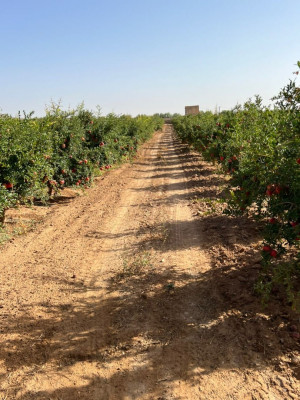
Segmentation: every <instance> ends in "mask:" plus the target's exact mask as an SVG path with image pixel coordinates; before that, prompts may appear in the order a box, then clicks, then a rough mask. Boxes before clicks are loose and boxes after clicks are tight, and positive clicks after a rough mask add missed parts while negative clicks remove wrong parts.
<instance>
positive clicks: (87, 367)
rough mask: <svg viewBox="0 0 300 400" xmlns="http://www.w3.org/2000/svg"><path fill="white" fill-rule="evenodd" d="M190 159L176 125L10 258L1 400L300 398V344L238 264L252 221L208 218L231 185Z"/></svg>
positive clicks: (48, 221) (1, 267) (10, 248)
mask: <svg viewBox="0 0 300 400" xmlns="http://www.w3.org/2000/svg"><path fill="white" fill-rule="evenodd" d="M184 150H185V147H184V146H183V145H180V144H179V143H178V142H176V140H175V141H174V138H173V134H172V130H171V127H170V126H168V125H166V126H165V128H164V132H162V133H157V134H155V136H154V137H153V139H152V140H151V141H150V142H149V143H148V144H147V145H146V146H144V149H143V150H142V151H141V152H140V156H139V158H138V159H137V160H136V161H135V162H134V163H133V164H132V165H131V166H128V165H127V166H122V167H121V168H119V169H117V170H114V171H111V172H110V173H109V174H108V175H106V176H105V177H104V178H103V179H99V181H98V182H97V184H96V185H95V187H94V188H92V189H90V190H89V191H88V192H87V195H85V196H81V197H78V198H76V199H74V200H72V201H70V202H65V203H64V204H58V205H55V206H53V208H52V210H51V212H50V213H49V214H48V216H47V217H46V218H45V220H44V221H43V222H42V223H41V224H39V225H38V226H37V228H36V229H35V230H34V231H33V232H30V233H28V234H27V235H25V236H22V237H19V238H17V239H15V240H14V241H12V242H11V243H8V244H6V245H5V247H4V248H3V249H2V250H1V260H0V271H1V285H2V286H1V297H0V318H1V350H0V363H1V364H0V379H1V381H0V382H1V389H0V399H3V400H4V399H22V400H25V399H26V400H37V399H53V400H54V399H57V400H58V399H61V400H74V399H91V400H92V399H95V400H96V399H97V400H100V399H101V400H102V399H103V400H106V399H107V400H110V399H111V400H133V399H149V400H150V399H155V400H169V399H188V400H190V399H191V400H194V399H270V400H275V399H290V398H292V399H297V398H299V395H300V393H299V385H298V381H297V378H299V369H297V368H298V366H297V359H296V358H297V354H298V353H296V350H297V346H298V344H297V343H296V342H295V341H293V340H292V339H291V338H290V336H289V334H288V332H286V331H285V330H283V331H282V329H281V328H280V323H281V321H282V320H280V315H279V316H278V320H276V318H275V319H273V320H272V321H271V318H270V317H269V315H268V313H267V312H265V313H262V312H261V310H260V308H259V305H258V301H256V300H255V299H254V300H253V299H252V298H251V299H250V300H249V297H248V298H247V297H245V298H243V295H244V296H246V294H247V295H248V294H249V293H250V294H251V285H250V286H249V285H248V279H247V275H243V274H242V275H240V274H238V273H237V269H236V268H235V267H231V268H230V267H228V265H227V264H226V260H225V258H226V254H227V253H226V249H227V250H228V252H229V251H230V249H231V250H232V248H231V247H230V246H231V245H232V243H233V242H234V243H236V242H238V243H239V245H240V247H241V248H242V247H243V246H244V244H243V243H244V242H243V240H244V241H246V242H247V241H249V236H247V235H248V233H247V232H248V230H247V231H243V223H244V224H245V223H247V224H248V222H245V221H240V224H241V229H240V232H237V233H234V234H232V231H233V229H234V226H233V225H232V222H230V221H229V222H228V221H226V220H225V221H224V220H223V219H222V217H216V216H212V220H211V221H208V220H207V218H205V216H204V217H203V218H202V219H201V218H198V217H196V216H195V207H194V206H193V205H192V204H191V201H190V199H191V197H192V196H194V195H195V194H197V196H198V198H199V196H200V195H201V196H202V198H205V197H209V196H212V193H213V192H214V190H215V188H214V186H213V185H214V184H215V185H219V184H220V182H219V181H218V179H219V178H217V177H216V176H215V175H214V174H213V172H211V171H210V170H209V168H208V169H205V168H204V166H203V164H201V161H199V159H197V157H196V156H194V157H191V156H189V155H187V153H185V152H184ZM202 178H203V179H204V178H205V179H207V180H208V181H207V182H205V181H204V180H203V182H202V183H201V180H202ZM199 182H200V183H199ZM194 203H195V202H194ZM196 213H197V215H198V216H199V215H200V214H201V212H199V210H198V211H197V210H196ZM206 215H209V213H206ZM224 218H225V217H224ZM222 224H225V225H226V224H229V227H230V229H231V231H230V232H231V233H230V235H229V237H225V236H224V235H223V236H222V234H221V233H220V230H223V233H224V232H226V226H225V225H222ZM230 224H231V225H230ZM248 228H249V226H248V225H247V229H248ZM234 232H236V230H235V231H234ZM245 232H246V233H245ZM243 235H245V237H244V236H243ZM253 235H254V234H253ZM253 235H252V238H253V237H255V235H254V236H253ZM244 247H245V246H244ZM224 248H225V250H224ZM222 251H223V253H222ZM218 252H219V253H220V252H221V253H222V254H219V253H218ZM216 254H218V257H217V258H218V260H219V261H218V260H216ZM249 254H250V258H251V257H253V254H251V251H250V253H249ZM227 255H228V254H227ZM220 260H221V261H220ZM222 260H223V261H222ZM252 261H253V260H252ZM231 262H233V266H234V265H235V264H234V263H235V262H236V263H238V260H237V259H236V260H232V259H231ZM256 262H257V261H256ZM253 264H254V267H253V268H254V269H255V261H253V262H252V264H251V263H250V265H251V266H253ZM220 266H221V267H222V268H225V267H226V270H224V269H222V268H219V269H218V267H220ZM244 266H245V265H244ZM243 273H244V272H243ZM244 274H245V273H244ZM241 277H242V279H241ZM228 281H229V283H228ZM236 282H238V284H236ZM241 285H242V286H241ZM241 293H243V295H241ZM237 295H238V298H237ZM270 321H271V322H270ZM274 321H275V322H274ZM283 325H284V324H283ZM280 329H281V331H282V332H281V331H280ZM266 336H267V337H266ZM280 340H283V342H280ZM284 341H285V342H284ZM282 343H285V344H286V346H285V348H284V349H283V348H282ZM293 357H294V358H293ZM295 357H296V358H295ZM298 361H299V359H298Z"/></svg>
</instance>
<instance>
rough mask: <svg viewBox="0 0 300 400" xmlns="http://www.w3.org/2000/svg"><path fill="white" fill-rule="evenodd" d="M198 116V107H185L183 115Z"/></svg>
mask: <svg viewBox="0 0 300 400" xmlns="http://www.w3.org/2000/svg"><path fill="white" fill-rule="evenodd" d="M196 114H199V106H186V107H185V115H196Z"/></svg>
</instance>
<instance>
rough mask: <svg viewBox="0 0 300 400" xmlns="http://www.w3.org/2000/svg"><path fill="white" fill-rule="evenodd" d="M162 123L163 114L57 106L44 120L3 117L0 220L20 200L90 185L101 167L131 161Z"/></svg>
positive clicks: (0, 131) (0, 129) (43, 197)
mask: <svg viewBox="0 0 300 400" xmlns="http://www.w3.org/2000/svg"><path fill="white" fill-rule="evenodd" d="M162 124H163V120H162V119H160V118H158V117H147V116H138V117H136V118H132V117H130V116H124V115H123V116H116V115H114V114H110V115H108V116H106V117H96V116H95V115H93V114H92V113H91V112H89V111H85V110H82V109H81V108H80V109H78V110H75V111H72V112H63V111H61V110H59V109H58V108H54V109H53V110H52V111H49V112H47V114H46V116H45V117H43V118H33V117H32V115H24V117H22V118H21V116H20V117H19V118H12V117H10V116H8V115H0V223H1V222H3V221H4V216H5V210H6V209H7V208H10V207H13V206H14V205H15V204H17V203H19V202H28V201H30V202H32V201H34V200H42V201H47V200H48V199H49V198H50V197H51V196H53V195H55V194H56V193H57V192H58V191H59V189H62V188H64V187H66V186H74V185H75V186H86V185H89V184H90V183H91V181H92V180H93V177H94V176H95V175H99V172H100V171H104V170H107V169H109V168H111V166H112V165H113V164H115V163H119V162H122V161H124V160H127V159H129V158H130V156H132V155H133V154H134V153H135V152H136V150H137V148H138V146H139V145H140V144H141V143H143V142H144V141H145V140H147V139H148V138H149V137H150V136H151V134H152V133H153V132H154V131H155V130H157V129H159V128H161V127H162Z"/></svg>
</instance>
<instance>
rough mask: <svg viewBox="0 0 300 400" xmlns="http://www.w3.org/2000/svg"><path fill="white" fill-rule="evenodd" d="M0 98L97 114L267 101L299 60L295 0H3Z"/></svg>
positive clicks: (8, 105) (11, 107)
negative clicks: (254, 98) (81, 105)
mask: <svg viewBox="0 0 300 400" xmlns="http://www.w3.org/2000/svg"><path fill="white" fill-rule="evenodd" d="M0 5H1V8H0V44H1V62H0V108H1V109H2V112H5V113H10V114H13V115H15V114H16V113H17V112H18V110H23V109H24V110H26V111H27V112H29V111H31V110H35V111H36V113H37V114H38V115H42V114H43V112H44V109H45V105H46V104H49V103H50V102H51V100H54V101H56V102H57V101H58V100H59V99H61V100H62V105H63V106H64V107H65V108H68V107H76V106H77V105H78V104H79V103H81V102H82V101H83V102H84V103H85V106H86V108H88V109H92V110H95V108H96V105H99V106H100V107H101V109H102V112H103V114H106V113H109V112H115V113H117V114H127V113H129V114H131V115H136V114H138V113H145V114H153V113H155V112H168V111H169V112H172V113H174V112H179V113H183V112H184V106H185V105H194V104H199V105H200V108H201V109H204V110H207V109H211V110H214V109H215V107H216V106H218V107H220V108H221V109H227V108H231V107H233V106H235V105H236V104H237V103H243V102H244V101H246V100H247V99H248V98H249V97H251V96H253V95H255V94H260V95H261V96H262V97H263V98H264V100H265V102H266V103H269V99H270V98H271V97H272V96H273V95H275V94H277V93H278V91H279V89H280V88H281V87H282V86H284V85H285V84H286V83H287V82H288V79H289V78H293V77H295V75H292V72H293V71H295V69H296V68H295V66H294V64H295V63H296V62H297V61H298V60H300V0H114V1H108V0H106V1H103V0H85V1H83V0H9V1H8V0H1V1H0Z"/></svg>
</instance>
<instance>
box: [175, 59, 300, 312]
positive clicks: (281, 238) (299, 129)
mask: <svg viewBox="0 0 300 400" xmlns="http://www.w3.org/2000/svg"><path fill="white" fill-rule="evenodd" d="M298 66H299V68H300V65H299V63H298ZM273 102H274V104H273V106H272V107H265V106H263V105H262V101H261V98H260V97H258V96H257V97H256V98H255V100H254V101H251V100H249V101H248V102H247V103H245V104H244V106H243V107H241V106H237V107H235V108H234V109H233V110H230V111H224V112H221V113H218V114H217V113H215V114H214V113H211V112H201V113H200V114H199V115H195V116H186V117H176V118H174V119H173V125H174V128H175V131H176V132H177V134H178V135H179V137H180V138H181V139H182V141H184V142H186V143H189V144H191V145H192V146H193V148H195V149H196V150H198V151H199V152H201V153H202V154H203V156H204V158H205V159H206V160H210V161H212V162H214V163H217V164H218V165H219V166H220V168H221V170H222V171H223V172H224V173H225V174H228V175H229V176H230V179H229V191H228V192H229V197H228V199H227V200H228V207H227V209H226V210H225V213H227V214H231V215H241V214H244V213H249V214H251V216H254V217H255V218H257V219H259V220H261V221H263V222H264V223H265V230H264V243H263V246H262V254H263V259H264V264H265V266H266V265H267V266H269V267H271V269H273V272H272V273H273V275H274V273H275V269H276V268H277V270H276V271H277V273H278V274H279V275H280V274H281V275H282V276H281V277H277V278H278V279H279V280H281V281H283V280H285V283H286V284H287V285H288V284H290V279H291V276H290V275H291V274H292V275H296V276H297V279H298V280H299V277H300V251H299V250H300V88H299V87H297V86H296V82H295V81H290V82H289V84H288V85H287V86H286V87H285V88H284V89H282V91H281V92H280V93H279V95H278V96H277V97H275V98H274V99H273ZM295 254H296V257H295ZM288 256H290V257H291V259H293V260H294V261H295V260H296V261H295V262H293V263H292V264H293V267H292V268H291V267H290V266H291V264H289V267H288V268H291V270H290V275H289V274H288V273H286V270H285V269H284V268H283V269H279V270H280V272H278V271H279V270H278V265H279V263H280V260H281V259H282V260H283V259H284V260H286V259H287V257H288ZM288 275H289V276H288ZM277 278H276V279H277ZM268 279H269V278H268ZM265 283H266V282H265ZM269 289H271V284H270V285H269ZM291 296H292V297H293V299H292V300H293V301H296V299H295V295H291ZM297 300H298V301H300V292H298V299H297ZM299 305H300V303H299Z"/></svg>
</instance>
